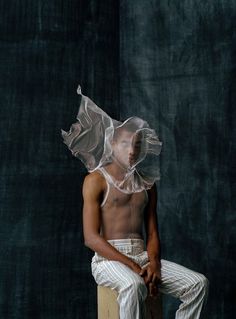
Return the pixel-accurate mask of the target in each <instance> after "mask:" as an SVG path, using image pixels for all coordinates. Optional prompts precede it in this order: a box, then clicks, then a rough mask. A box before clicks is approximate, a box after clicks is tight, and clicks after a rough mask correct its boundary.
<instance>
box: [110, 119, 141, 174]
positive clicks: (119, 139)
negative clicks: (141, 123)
mask: <svg viewBox="0 0 236 319" xmlns="http://www.w3.org/2000/svg"><path fill="white" fill-rule="evenodd" d="M112 151H113V157H114V158H115V159H116V160H117V161H118V162H119V163H120V164H121V165H122V166H123V167H124V168H128V167H132V166H134V165H135V164H136V163H137V162H138V161H139V159H140V157H142V154H143V152H144V140H143V136H142V133H141V131H138V130H137V127H135V126H134V124H133V123H126V124H125V125H122V126H119V127H117V128H116V129H115V131H114V135H113V141H112Z"/></svg>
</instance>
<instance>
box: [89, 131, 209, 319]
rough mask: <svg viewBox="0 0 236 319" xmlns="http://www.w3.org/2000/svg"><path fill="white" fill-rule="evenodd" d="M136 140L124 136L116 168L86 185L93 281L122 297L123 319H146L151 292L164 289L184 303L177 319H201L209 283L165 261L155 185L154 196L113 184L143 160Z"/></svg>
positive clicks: (91, 177) (115, 152) (117, 146)
mask: <svg viewBox="0 0 236 319" xmlns="http://www.w3.org/2000/svg"><path fill="white" fill-rule="evenodd" d="M133 135H134V134H133V133H132V132H127V131H125V129H123V130H120V132H119V134H118V135H117V137H116V139H115V140H114V142H113V161H112V163H111V164H108V165H106V166H105V167H104V168H102V169H100V170H98V171H95V172H93V173H91V174H89V175H88V176H87V177H86V178H85V181H84V184H83V198H84V209H83V229H84V239H85V245H86V246H88V247H89V248H90V249H92V250H93V251H95V256H94V257H93V260H92V273H93V276H94V278H95V280H96V282H97V284H99V285H103V286H107V287H111V288H113V289H116V290H117V291H118V302H119V305H120V318H121V319H138V318H145V310H144V300H145V298H146V296H147V293H148V292H149V294H150V295H151V296H155V295H156V294H157V291H158V287H159V290H160V291H161V292H163V293H169V294H171V295H173V296H175V297H177V298H180V300H182V301H183V303H182V304H181V306H180V307H179V309H178V311H177V312H176V318H179V319H180V318H181V319H183V318H186V319H187V318H188V319H190V318H199V316H200V312H201V308H202V305H203V302H204V299H205V297H206V294H207V286H208V285H207V284H208V282H207V279H206V278H205V277H204V276H203V275H202V274H199V273H196V272H193V271H191V270H189V269H187V268H185V267H183V266H180V265H177V264H175V263H171V262H168V261H166V260H163V259H162V260H161V254H160V240H159V235H158V225H157V217H156V205H157V190H156V186H155V184H154V185H153V187H152V188H151V189H150V190H148V191H145V190H143V191H141V192H137V193H133V194H125V193H122V192H121V191H119V190H118V189H117V188H116V187H114V186H113V185H112V183H111V182H110V177H111V176H112V177H113V178H114V179H116V180H122V179H123V177H124V174H125V173H126V171H127V169H128V167H129V166H130V165H132V163H133V162H135V159H136V158H137V157H138V155H139V149H140V139H137V138H135V139H133ZM134 140H135V142H134ZM143 222H144V225H145V232H146V250H145V246H144V241H143V238H144V234H143V231H142V230H143V227H142V226H143ZM162 268H163V269H162Z"/></svg>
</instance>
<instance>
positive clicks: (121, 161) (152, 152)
mask: <svg viewBox="0 0 236 319" xmlns="http://www.w3.org/2000/svg"><path fill="white" fill-rule="evenodd" d="M77 93H78V94H79V95H81V103H80V107H79V111H78V114H77V122H75V123H74V124H72V126H71V127H70V130H69V131H68V132H65V131H64V130H61V134H62V137H63V139H64V143H65V144H66V145H67V146H68V148H69V150H70V151H71V152H72V154H73V155H74V156H75V157H77V158H79V159H80V160H81V161H82V162H83V164H84V165H85V166H86V168H87V170H88V171H89V172H93V171H95V170H98V169H99V168H103V170H104V169H105V171H106V175H107V176H109V183H112V184H113V186H114V187H116V188H117V189H119V190H120V191H122V192H124V193H134V192H140V191H142V190H144V189H149V188H151V187H152V185H153V184H154V182H155V181H156V180H159V179H160V171H159V165H158V155H159V154H160V152H161V147H162V142H161V141H160V140H159V138H158V136H157V134H156V132H155V131H154V130H153V129H151V128H150V127H149V125H148V123H147V122H145V121H144V120H142V119H141V118H138V117H130V118H128V119H127V120H126V121H124V122H120V121H116V120H114V119H112V118H111V117H110V116H109V115H108V114H106V113H105V112H104V111H103V110H102V109H101V108H99V107H98V106H97V105H96V104H95V103H94V102H93V101H92V100H91V99H89V98H88V97H87V96H85V95H83V94H82V92H81V88H80V86H79V88H78V90H77ZM114 168H116V170H114ZM114 171H120V172H119V174H117V176H118V175H119V178H118V177H116V176H115V174H114V173H113V174H112V173H111V172H114ZM120 173H121V174H120ZM121 176H122V178H121Z"/></svg>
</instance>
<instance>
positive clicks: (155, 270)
mask: <svg viewBox="0 0 236 319" xmlns="http://www.w3.org/2000/svg"><path fill="white" fill-rule="evenodd" d="M139 274H140V276H142V277H143V279H144V281H145V284H146V285H147V288H148V291H149V295H150V296H153V297H154V296H156V295H157V294H158V284H159V283H160V282H161V264H160V262H157V261H153V262H150V263H149V264H148V265H147V266H145V267H144V268H143V269H142V270H141V271H140V273H139Z"/></svg>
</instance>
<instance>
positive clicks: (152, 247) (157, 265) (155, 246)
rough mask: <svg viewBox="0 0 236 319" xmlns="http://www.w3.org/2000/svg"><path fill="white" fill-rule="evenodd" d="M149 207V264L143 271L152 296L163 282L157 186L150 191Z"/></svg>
mask: <svg viewBox="0 0 236 319" xmlns="http://www.w3.org/2000/svg"><path fill="white" fill-rule="evenodd" d="M148 198H149V201H148V205H147V208H146V211H145V220H144V222H145V230H146V246H147V253H148V257H149V264H148V265H147V266H146V267H145V268H143V269H142V271H141V275H142V276H143V278H144V280H145V282H146V284H147V286H148V288H149V293H150V295H156V293H157V285H158V283H159V282H160V281H161V261H160V260H161V245H160V238H159V233H158V223H157V214H156V209H157V190H156V185H155V184H154V185H153V187H152V188H151V189H150V190H149V191H148Z"/></svg>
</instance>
